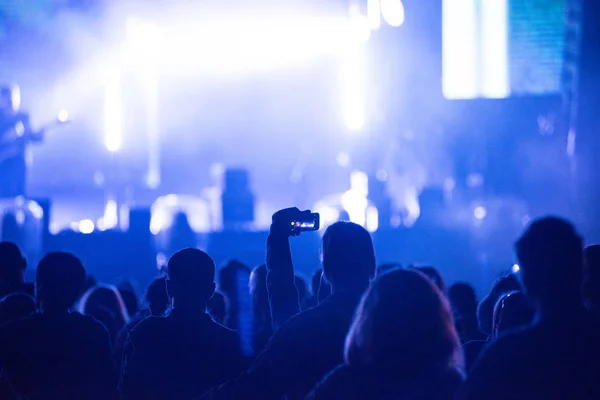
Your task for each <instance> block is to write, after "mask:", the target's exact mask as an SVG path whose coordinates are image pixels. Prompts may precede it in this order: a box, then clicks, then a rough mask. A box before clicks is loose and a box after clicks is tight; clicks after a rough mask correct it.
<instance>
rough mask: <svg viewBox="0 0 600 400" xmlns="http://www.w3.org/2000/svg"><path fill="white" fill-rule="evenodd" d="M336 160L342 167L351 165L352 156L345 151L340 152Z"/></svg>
mask: <svg viewBox="0 0 600 400" xmlns="http://www.w3.org/2000/svg"><path fill="white" fill-rule="evenodd" d="M335 160H336V161H337V164H338V165H339V166H340V167H347V166H348V165H350V156H349V155H348V153H346V152H345V151H341V152H339V153H338V155H337V157H336V158H335Z"/></svg>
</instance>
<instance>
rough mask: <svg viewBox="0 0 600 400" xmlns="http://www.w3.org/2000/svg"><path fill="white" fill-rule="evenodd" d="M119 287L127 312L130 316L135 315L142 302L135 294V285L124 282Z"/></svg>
mask: <svg viewBox="0 0 600 400" xmlns="http://www.w3.org/2000/svg"><path fill="white" fill-rule="evenodd" d="M117 289H118V290H119V294H120V295H121V299H123V303H124V304H125V308H126V309H127V314H129V315H130V316H131V315H135V314H136V313H137V312H138V309H139V308H140V304H139V301H138V298H137V296H136V295H135V289H134V288H133V285H132V284H131V283H129V282H122V283H121V284H119V286H118V287H117Z"/></svg>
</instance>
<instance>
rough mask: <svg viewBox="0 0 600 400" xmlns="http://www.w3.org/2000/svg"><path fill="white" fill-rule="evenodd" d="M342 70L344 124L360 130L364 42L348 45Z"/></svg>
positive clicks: (361, 124)
mask: <svg viewBox="0 0 600 400" xmlns="http://www.w3.org/2000/svg"><path fill="white" fill-rule="evenodd" d="M342 68H343V71H342V96H343V115H344V123H345V124H346V126H347V127H348V128H349V129H351V130H354V131H357V130H360V129H361V128H362V127H363V126H364V124H365V119H366V115H365V114H366V95H367V94H366V89H367V88H366V86H367V82H366V81H367V77H366V73H367V71H366V50H365V47H364V44H362V43H354V44H353V45H351V46H349V48H348V49H347V52H346V54H345V56H344V61H343V67H342Z"/></svg>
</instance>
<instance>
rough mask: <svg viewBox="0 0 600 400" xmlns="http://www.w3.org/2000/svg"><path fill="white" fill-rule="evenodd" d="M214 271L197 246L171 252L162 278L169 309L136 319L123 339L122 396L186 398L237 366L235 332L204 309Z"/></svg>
mask: <svg viewBox="0 0 600 400" xmlns="http://www.w3.org/2000/svg"><path fill="white" fill-rule="evenodd" d="M214 275H215V265H214V262H213V260H212V259H211V258H210V257H209V256H208V255H207V254H206V253H204V252H202V251H200V250H197V249H185V250H181V251H179V252H177V253H175V255H173V257H171V259H170V260H169V264H168V279H167V281H166V282H167V292H168V294H169V296H170V297H171V301H172V309H171V311H170V312H169V313H168V314H167V315H166V316H165V317H154V316H151V317H148V318H146V319H145V320H143V321H141V322H140V323H139V324H138V325H136V327H135V328H133V329H132V330H131V332H130V333H129V338H128V340H127V343H126V344H125V350H124V357H123V360H124V361H123V374H122V381H121V391H122V393H123V395H124V396H125V397H126V398H128V399H148V398H152V399H179V398H181V399H190V398H193V397H195V396H199V395H201V394H202V393H203V392H204V391H206V390H207V389H209V388H210V387H212V386H214V385H217V384H219V383H222V382H223V381H225V380H226V379H228V378H231V377H233V376H235V375H236V374H238V373H240V372H241V371H242V370H243V368H244V366H245V365H244V358H243V357H242V354H241V350H240V339H239V337H238V335H237V334H236V333H235V332H233V331H231V330H229V329H227V328H225V327H224V326H222V325H219V324H217V323H216V322H214V321H213V320H212V319H211V317H210V316H209V315H208V314H207V313H206V302H207V300H208V299H209V298H210V297H211V296H212V294H213V292H214V290H215V283H214Z"/></svg>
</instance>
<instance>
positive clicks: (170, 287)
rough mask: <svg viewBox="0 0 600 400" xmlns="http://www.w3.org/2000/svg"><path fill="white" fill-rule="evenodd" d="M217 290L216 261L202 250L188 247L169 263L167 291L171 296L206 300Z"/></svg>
mask: <svg viewBox="0 0 600 400" xmlns="http://www.w3.org/2000/svg"><path fill="white" fill-rule="evenodd" d="M214 291H215V262H214V261H213V259H212V258H211V257H210V256H209V255H208V254H206V253H205V252H203V251H202V250H198V249H194V248H187V249H183V250H180V251H178V252H177V253H175V254H173V256H171V258H170V259H169V263H168V264H167V293H168V294H169V297H171V298H177V297H179V298H183V299H189V300H200V301H202V302H206V301H207V300H208V299H210V298H211V297H212V295H213V293H214Z"/></svg>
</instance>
